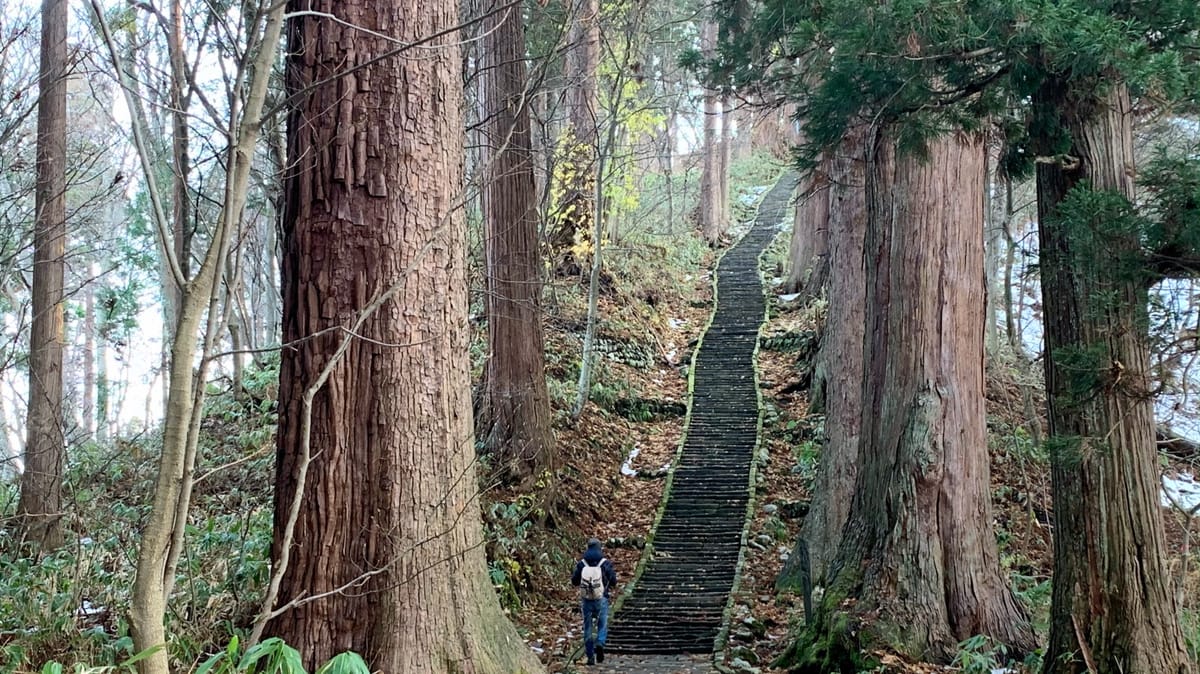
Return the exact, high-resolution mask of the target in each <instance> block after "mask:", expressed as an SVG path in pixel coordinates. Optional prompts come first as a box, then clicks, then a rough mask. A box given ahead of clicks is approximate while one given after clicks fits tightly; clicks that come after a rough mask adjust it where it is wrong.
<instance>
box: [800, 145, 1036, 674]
mask: <svg viewBox="0 0 1200 674" xmlns="http://www.w3.org/2000/svg"><path fill="white" fill-rule="evenodd" d="M894 147H895V145H894V142H893V141H891V140H890V139H889V138H888V137H887V136H886V134H883V133H880V134H879V135H878V136H877V138H876V141H875V144H874V148H875V149H874V152H873V155H872V159H871V162H870V165H871V166H870V170H869V174H868V175H869V178H868V187H867V201H868V209H869V211H868V226H867V235H866V240H865V244H864V246H865V251H866V278H867V288H866V306H867V312H866V315H867V329H866V334H865V340H864V348H863V351H864V360H865V369H864V372H863V378H862V396H863V407H862V435H861V441H860V444H859V462H860V463H859V471H858V477H857V482H856V488H855V490H854V496H853V501H852V504H851V511H850V516H849V518H848V520H847V525H846V528H845V534H844V537H843V540H842V543H841V547H840V549H839V551H838V555H837V557H836V558H835V560H834V562H833V564H832V566H831V567H830V573H829V575H830V577H831V578H832V581H831V583H830V584H829V587H828V590H827V592H826V594H825V598H824V602H823V605H822V608H821V609H820V611H819V612H818V616H817V620H816V621H815V625H814V626H813V627H812V628H810V635H818V636H817V637H816V638H815V640H814V641H813V642H812V643H814V644H817V646H815V647H812V646H811V644H810V648H811V651H809V652H808V653H806V655H808V656H810V658H811V659H810V660H808V661H807V662H805V663H804V665H805V668H806V671H830V670H834V671H836V670H837V669H838V668H839V667H844V666H845V664H844V662H840V659H841V658H840V656H838V655H834V656H833V659H832V660H831V659H830V655H831V653H830V651H831V650H833V649H832V648H831V647H830V646H829V644H830V643H831V642H838V641H840V642H841V643H842V646H841V648H844V649H845V652H847V653H854V652H855V651H858V650H860V649H864V650H869V649H872V648H884V649H889V650H894V651H897V652H899V653H901V654H903V655H905V656H908V657H912V658H914V659H916V660H920V661H940V662H947V661H949V660H950V659H951V658H953V656H954V654H955V653H956V652H957V646H958V643H959V642H960V641H961V640H963V639H965V638H967V637H970V636H973V635H977V634H982V635H987V636H990V637H992V638H994V639H996V640H997V641H999V642H1000V643H1003V644H1006V645H1009V646H1010V647H1016V650H1017V651H1018V652H1020V651H1023V650H1026V649H1031V648H1032V647H1033V645H1034V641H1033V634H1032V631H1031V630H1030V629H1029V626H1028V623H1027V621H1026V619H1025V616H1024V615H1023V614H1022V611H1021V609H1020V608H1019V607H1018V605H1017V602H1016V599H1015V598H1014V597H1013V595H1012V591H1011V589H1010V588H1009V586H1008V583H1007V580H1006V579H1005V577H1004V576H1003V574H1002V573H1001V570H1000V564H999V555H998V552H997V548H996V542H995V537H994V534H993V533H992V526H991V525H992V517H991V504H990V487H989V469H988V455H987V442H986V417H985V410H984V395H983V392H984V374H983V373H984V370H983V318H984V316H983V314H984V308H983V306H982V304H981V303H980V302H979V298H980V296H981V294H982V292H983V273H982V272H983V236H982V232H983V228H982V221H983V208H982V207H983V199H982V195H983V182H984V155H983V145H982V142H981V141H980V140H979V139H978V138H977V137H968V136H962V135H957V136H950V137H945V138H942V139H939V140H936V141H933V142H931V143H930V145H929V148H928V163H925V162H923V161H922V160H921V159H918V158H916V157H911V156H899V157H898V156H897V155H896V154H895V150H894ZM835 663H836V666H834V665H835Z"/></svg>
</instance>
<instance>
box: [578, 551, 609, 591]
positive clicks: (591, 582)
mask: <svg viewBox="0 0 1200 674" xmlns="http://www.w3.org/2000/svg"><path fill="white" fill-rule="evenodd" d="M605 561H606V560H604V559H601V560H600V563H599V564H597V565H595V566H588V565H587V562H584V563H583V573H581V574H579V592H580V594H582V595H583V598H584V599H603V598H604V572H603V571H601V567H603V566H604V562H605Z"/></svg>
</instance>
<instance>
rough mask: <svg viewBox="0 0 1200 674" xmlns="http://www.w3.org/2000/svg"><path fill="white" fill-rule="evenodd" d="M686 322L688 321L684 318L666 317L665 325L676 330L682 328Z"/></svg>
mask: <svg viewBox="0 0 1200 674" xmlns="http://www.w3.org/2000/svg"><path fill="white" fill-rule="evenodd" d="M687 323H688V322H687V319H686V318H668V319H667V325H669V326H671V329H672V330H678V329H680V328H682V327H683V326H685V325H687Z"/></svg>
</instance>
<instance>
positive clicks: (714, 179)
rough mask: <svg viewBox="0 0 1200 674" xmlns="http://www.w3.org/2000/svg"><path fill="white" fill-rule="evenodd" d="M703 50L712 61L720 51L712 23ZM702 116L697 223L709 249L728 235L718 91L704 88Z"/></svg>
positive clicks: (707, 26) (702, 37) (706, 26)
mask: <svg viewBox="0 0 1200 674" xmlns="http://www.w3.org/2000/svg"><path fill="white" fill-rule="evenodd" d="M700 46H701V49H702V50H703V52H704V57H705V58H712V56H713V54H714V52H715V50H716V48H717V24H716V23H713V22H711V21H709V22H706V23H705V24H704V27H703V29H702V32H701V35H700ZM703 115H704V135H703V140H702V142H703V147H702V150H701V152H702V154H703V161H702V163H701V169H700V204H699V206H698V208H699V213H698V216H699V217H697V218H696V222H697V224H698V225H699V226H700V233H701V234H703V235H704V238H705V240H707V241H708V243H709V245H714V244H716V243H717V241H718V240H719V239H720V238H721V235H722V234H724V233H725V223H724V222H722V221H721V158H720V147H719V146H720V142H721V130H720V128H719V127H718V126H717V125H718V123H719V122H720V121H721V119H720V118H721V108H720V101H719V99H718V98H717V92H716V90H714V89H711V88H709V87H707V86H706V87H705V88H704V103H703Z"/></svg>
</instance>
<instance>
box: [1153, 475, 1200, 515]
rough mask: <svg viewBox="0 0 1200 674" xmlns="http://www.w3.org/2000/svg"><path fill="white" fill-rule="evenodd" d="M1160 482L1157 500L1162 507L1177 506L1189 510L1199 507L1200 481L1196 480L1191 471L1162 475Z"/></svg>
mask: <svg viewBox="0 0 1200 674" xmlns="http://www.w3.org/2000/svg"><path fill="white" fill-rule="evenodd" d="M1162 482H1163V485H1162V493H1161V494H1159V499H1158V500H1159V502H1160V503H1162V505H1163V507H1164V508H1171V507H1179V508H1182V509H1183V510H1188V511H1190V510H1194V509H1196V508H1198V507H1200V482H1196V478H1195V477H1193V476H1192V474H1191V473H1180V474H1179V475H1175V476H1172V475H1164V476H1163V481H1162Z"/></svg>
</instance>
